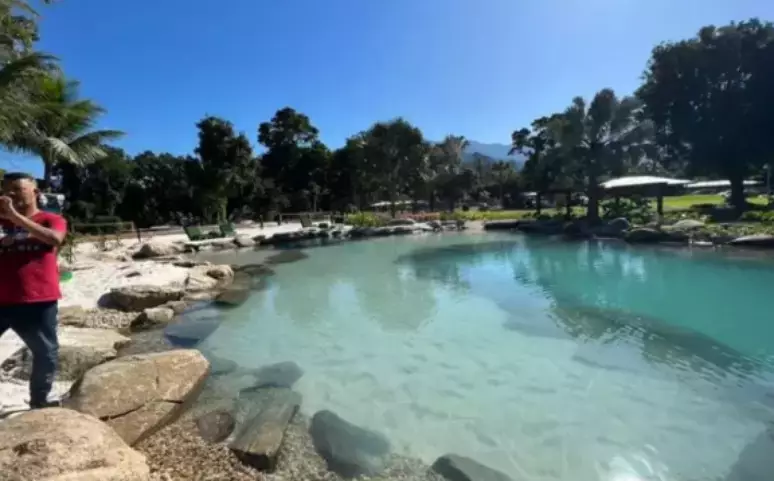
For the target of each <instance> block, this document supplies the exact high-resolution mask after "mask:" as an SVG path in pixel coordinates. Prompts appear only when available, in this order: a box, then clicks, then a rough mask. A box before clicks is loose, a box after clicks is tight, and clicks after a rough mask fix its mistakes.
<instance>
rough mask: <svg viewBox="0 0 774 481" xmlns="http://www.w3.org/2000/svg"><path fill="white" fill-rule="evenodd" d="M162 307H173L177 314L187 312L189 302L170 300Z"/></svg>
mask: <svg viewBox="0 0 774 481" xmlns="http://www.w3.org/2000/svg"><path fill="white" fill-rule="evenodd" d="M161 307H164V308H167V309H171V310H172V312H173V313H175V314H182V313H183V312H185V310H186V309H188V302H186V301H170V302H167V303H166V304H164V305H162V306H161Z"/></svg>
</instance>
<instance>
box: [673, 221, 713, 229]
mask: <svg viewBox="0 0 774 481" xmlns="http://www.w3.org/2000/svg"><path fill="white" fill-rule="evenodd" d="M704 225H705V224H704V222H702V221H700V220H696V219H682V220H678V221H677V222H675V223H674V224H672V226H671V227H672V229H674V230H693V229H700V228H702V227H704Z"/></svg>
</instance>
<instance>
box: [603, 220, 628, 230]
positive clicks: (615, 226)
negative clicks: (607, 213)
mask: <svg viewBox="0 0 774 481" xmlns="http://www.w3.org/2000/svg"><path fill="white" fill-rule="evenodd" d="M606 227H607V228H608V229H610V230H611V231H613V232H623V231H627V230H629V229H631V228H632V225H631V223H630V222H629V220H628V219H626V218H624V217H618V218H615V219H613V220H611V221H609V222H607V224H606Z"/></svg>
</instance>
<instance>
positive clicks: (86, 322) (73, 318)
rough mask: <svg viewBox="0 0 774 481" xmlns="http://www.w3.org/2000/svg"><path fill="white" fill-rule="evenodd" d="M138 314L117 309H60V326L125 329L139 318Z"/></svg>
mask: <svg viewBox="0 0 774 481" xmlns="http://www.w3.org/2000/svg"><path fill="white" fill-rule="evenodd" d="M137 316H138V314H137V313H136V312H124V311H119V310H117V309H102V308H98V309H84V308H82V307H79V306H63V307H60V308H59V315H58V321H59V325H60V326H73V327H88V328H97V329H125V328H128V327H129V326H130V325H131V324H132V322H134V320H135V319H136V318H137Z"/></svg>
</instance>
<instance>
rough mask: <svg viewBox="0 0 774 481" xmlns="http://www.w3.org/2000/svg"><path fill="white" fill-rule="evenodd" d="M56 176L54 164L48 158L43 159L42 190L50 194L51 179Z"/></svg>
mask: <svg viewBox="0 0 774 481" xmlns="http://www.w3.org/2000/svg"><path fill="white" fill-rule="evenodd" d="M53 175H54V163H53V162H51V161H50V160H49V159H48V158H47V157H45V156H44V157H43V185H42V186H40V190H42V191H44V192H48V191H50V190H51V177H53Z"/></svg>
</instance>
